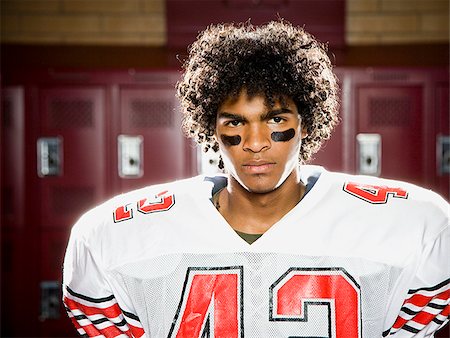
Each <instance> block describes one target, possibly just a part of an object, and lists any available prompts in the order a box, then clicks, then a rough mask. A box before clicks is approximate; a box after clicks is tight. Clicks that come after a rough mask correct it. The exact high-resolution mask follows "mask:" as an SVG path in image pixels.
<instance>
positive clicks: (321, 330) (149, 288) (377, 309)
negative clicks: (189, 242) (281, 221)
mask: <svg viewBox="0 0 450 338" xmlns="http://www.w3.org/2000/svg"><path fill="white" fill-rule="evenodd" d="M305 267H306V268H305ZM307 267H313V268H311V269H310V270H308V269H309V268H307ZM289 270H293V271H294V273H308V274H310V273H311V274H325V275H326V274H328V273H334V272H335V271H338V272H339V273H340V274H342V275H346V276H348V277H349V281H350V282H354V283H353V284H354V286H355V288H357V289H358V292H359V293H360V300H359V303H360V304H363V305H362V306H363V307H362V309H361V313H362V317H361V318H360V319H359V325H360V326H361V327H360V330H361V332H362V334H363V336H364V337H377V336H379V335H380V332H382V325H383V318H384V312H385V308H384V307H385V304H386V302H387V298H388V295H389V292H390V291H391V288H392V284H393V282H392V281H395V280H396V278H397V277H398V275H399V273H400V272H401V271H400V270H399V269H396V268H393V267H389V266H386V265H384V264H379V263H375V262H370V261H363V260H361V259H353V258H331V257H305V256H294V255H284V254H274V253H230V254H220V255H211V254H209V255H204V254H178V255H168V256H160V257H157V258H155V259H152V260H151V261H150V260H149V261H146V262H137V263H135V264H127V265H126V266H123V267H120V268H117V269H116V270H115V272H114V274H113V276H114V278H119V279H121V280H122V281H123V282H124V283H125V286H126V288H127V291H128V292H129V294H130V296H131V298H132V299H134V300H137V303H136V304H134V307H135V309H136V311H137V313H138V316H139V317H140V318H141V321H142V325H143V326H144V328H145V329H146V332H147V334H149V336H151V337H175V336H176V333H177V329H178V327H179V321H180V319H181V317H182V314H183V310H184V309H183V306H184V305H185V303H186V299H187V297H188V295H189V292H190V285H191V284H190V282H189V281H192V276H193V275H194V274H197V273H199V274H202V273H213V274H214V273H224V271H228V272H226V273H233V274H237V275H238V279H239V281H240V283H242V285H243V287H242V288H239V293H240V294H239V297H238V302H241V301H242V302H243V304H238V306H237V309H238V312H242V313H239V314H238V318H241V317H242V318H243V321H242V323H239V324H240V325H239V328H240V331H242V332H240V336H241V337H255V338H256V337H283V336H285V337H287V336H290V337H295V336H305V337H306V336H310V337H328V336H329V332H330V330H332V329H331V328H330V320H329V319H327V318H331V322H334V320H335V319H334V311H335V310H336V309H335V308H333V306H335V304H334V301H333V300H330V299H322V301H323V302H324V303H327V302H328V303H330V304H331V305H330V306H331V313H328V310H327V309H328V308H327V306H326V305H312V306H309V307H308V310H307V311H308V316H307V317H308V318H307V320H305V318H303V319H300V318H294V319H293V320H284V321H283V320H279V321H276V320H274V319H273V318H270V317H271V315H270V312H271V310H270V308H271V306H272V307H274V303H275V302H276V300H275V299H274V297H276V294H275V293H272V294H271V287H272V288H273V286H274V285H275V284H276V281H277V280H280V277H282V276H283V275H285V274H286V272H287V271H289ZM186 271H191V276H190V273H189V272H188V273H186ZM242 290H245V294H244V293H242ZM364 304H367V305H364ZM216 310H217V311H218V310H220V309H216ZM272 313H273V314H276V309H274V308H272ZM213 316H214V315H211V317H213ZM215 316H219V317H215V318H220V315H217V313H216V315H215ZM272 317H275V315H273V316H272ZM205 321H206V317H205ZM212 322H213V321H212V320H210V321H209V324H210V328H209V329H210V331H209V334H210V335H211V336H214V335H213V334H212V331H213V330H214V325H213V324H212ZM204 324H205V323H204ZM204 330H206V328H205V329H204ZM211 330H212V331H211Z"/></svg>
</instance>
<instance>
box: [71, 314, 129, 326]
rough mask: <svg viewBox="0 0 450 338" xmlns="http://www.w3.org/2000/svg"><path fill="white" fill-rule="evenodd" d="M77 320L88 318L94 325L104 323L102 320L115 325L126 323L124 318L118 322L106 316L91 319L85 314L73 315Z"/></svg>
mask: <svg viewBox="0 0 450 338" xmlns="http://www.w3.org/2000/svg"><path fill="white" fill-rule="evenodd" d="M73 317H74V318H75V319H76V320H77V321H80V320H83V319H87V320H89V321H90V322H91V323H92V324H94V325H96V324H101V323H104V322H110V323H113V324H114V325H116V326H124V325H126V324H127V322H126V321H125V319H122V320H121V321H120V322H118V323H117V322H114V321H112V320H110V319H108V318H106V317H105V318H100V319H95V320H91V319H89V318H88V317H87V316H85V315H77V316H73Z"/></svg>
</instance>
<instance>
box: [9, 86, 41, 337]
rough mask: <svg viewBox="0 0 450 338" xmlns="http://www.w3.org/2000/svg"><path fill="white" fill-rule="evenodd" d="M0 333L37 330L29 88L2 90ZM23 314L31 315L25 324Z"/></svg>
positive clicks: (11, 87)
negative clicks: (29, 202)
mask: <svg viewBox="0 0 450 338" xmlns="http://www.w3.org/2000/svg"><path fill="white" fill-rule="evenodd" d="M1 94H2V95H1V103H2V104H1V131H0V135H1V147H2V148H1V165H2V167H1V194H2V198H1V203H2V204H1V223H0V224H1V226H0V230H1V235H0V239H1V244H0V248H1V254H0V256H1V263H0V267H1V272H0V275H1V291H0V294H1V311H0V313H1V318H0V321H1V325H0V328H1V332H0V335H1V336H2V337H6V336H31V335H35V334H36V323H37V310H35V308H34V307H32V306H30V304H36V303H37V289H36V288H34V284H35V281H36V277H35V275H36V274H35V272H36V269H35V267H34V266H29V267H27V264H29V260H30V255H29V254H30V252H35V244H34V242H33V236H32V231H31V229H30V225H31V224H28V223H27V222H28V221H29V217H28V215H27V214H26V213H25V212H24V205H25V203H26V196H25V193H26V192H25V188H26V187H25V185H26V184H25V176H26V174H25V163H26V161H25V143H26V140H25V135H26V133H25V89H24V88H23V87H22V86H10V87H4V88H2V91H1ZM24 318H30V320H29V321H28V325H23V323H24V321H23V319H24Z"/></svg>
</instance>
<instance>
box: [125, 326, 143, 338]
mask: <svg viewBox="0 0 450 338" xmlns="http://www.w3.org/2000/svg"><path fill="white" fill-rule="evenodd" d="M128 326H129V327H130V330H131V333H133V337H136V338H140V337H142V336H143V335H144V333H145V332H144V329H143V328H141V327H136V326H133V325H131V324H128Z"/></svg>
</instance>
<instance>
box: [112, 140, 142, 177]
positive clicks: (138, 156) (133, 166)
mask: <svg viewBox="0 0 450 338" xmlns="http://www.w3.org/2000/svg"><path fill="white" fill-rule="evenodd" d="M143 141H144V138H143V137H142V136H140V135H138V136H129V135H119V136H118V138H117V147H118V156H119V160H118V162H119V163H118V165H119V168H118V169H119V176H120V177H123V178H134V177H141V176H142V175H143V174H144V170H143Z"/></svg>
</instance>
